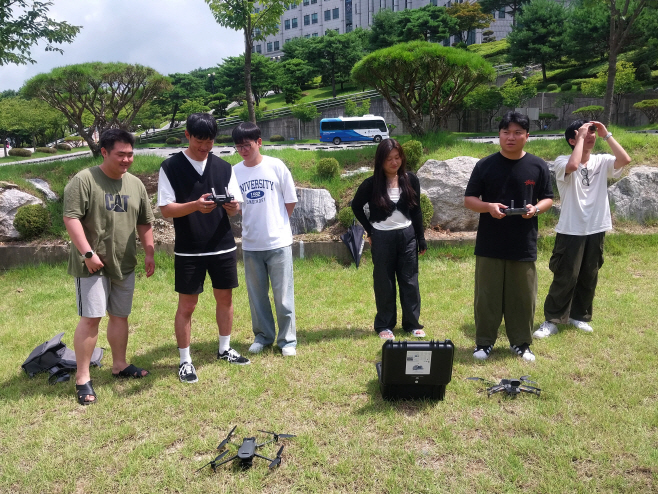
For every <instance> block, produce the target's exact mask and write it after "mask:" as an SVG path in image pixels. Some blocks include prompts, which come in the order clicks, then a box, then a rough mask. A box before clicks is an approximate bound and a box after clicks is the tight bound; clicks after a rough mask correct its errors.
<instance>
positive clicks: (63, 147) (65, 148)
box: [57, 142, 73, 151]
mask: <svg viewBox="0 0 658 494" xmlns="http://www.w3.org/2000/svg"><path fill="white" fill-rule="evenodd" d="M57 149H59V150H60V151H70V150H71V149H73V148H72V147H71V146H69V145H68V144H64V143H63V142H60V143H59V144H58V145H57Z"/></svg>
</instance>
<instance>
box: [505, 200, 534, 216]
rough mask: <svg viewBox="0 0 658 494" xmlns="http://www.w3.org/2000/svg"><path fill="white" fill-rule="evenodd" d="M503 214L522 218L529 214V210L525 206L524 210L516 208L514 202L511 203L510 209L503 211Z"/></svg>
mask: <svg viewBox="0 0 658 494" xmlns="http://www.w3.org/2000/svg"><path fill="white" fill-rule="evenodd" d="M502 212H503V213H504V214H505V216H522V215H524V214H528V210H527V209H526V207H525V206H524V207H522V208H514V200H512V201H510V207H509V208H507V209H503V210H502Z"/></svg>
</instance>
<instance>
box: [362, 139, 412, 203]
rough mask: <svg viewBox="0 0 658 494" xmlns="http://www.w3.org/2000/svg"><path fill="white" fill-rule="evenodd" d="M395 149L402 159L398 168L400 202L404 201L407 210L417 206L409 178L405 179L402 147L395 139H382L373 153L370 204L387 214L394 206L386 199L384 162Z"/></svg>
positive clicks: (405, 172)
mask: <svg viewBox="0 0 658 494" xmlns="http://www.w3.org/2000/svg"><path fill="white" fill-rule="evenodd" d="M394 149H397V151H398V153H400V158H402V165H400V168H398V186H399V187H400V200H401V201H402V200H404V201H406V203H407V206H408V207H409V209H411V208H413V207H414V206H416V205H417V204H418V202H417V198H416V192H415V191H414V189H413V187H412V186H411V184H410V183H409V178H408V177H407V158H406V157H405V155H404V151H403V150H402V146H400V143H399V142H398V141H396V140H395V139H384V140H383V141H382V142H380V143H379V146H377V151H376V152H375V173H374V175H373V187H372V202H373V204H374V205H375V206H376V207H378V208H381V209H383V210H385V211H386V212H387V213H390V212H391V211H393V209H395V205H394V204H393V202H392V201H391V199H390V198H389V197H388V189H387V187H386V173H385V172H384V162H385V161H386V158H388V155H389V154H390V153H391V151H393V150H394Z"/></svg>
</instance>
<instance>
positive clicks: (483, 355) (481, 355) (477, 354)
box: [473, 345, 493, 360]
mask: <svg viewBox="0 0 658 494" xmlns="http://www.w3.org/2000/svg"><path fill="white" fill-rule="evenodd" d="M491 350H493V345H477V346H476V347H475V351H474V352H473V357H474V358H476V359H477V360H487V359H488V358H489V354H490V353H491Z"/></svg>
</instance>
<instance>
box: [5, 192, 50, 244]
mask: <svg viewBox="0 0 658 494" xmlns="http://www.w3.org/2000/svg"><path fill="white" fill-rule="evenodd" d="M26 204H43V201H42V200H41V199H39V198H37V197H34V196H33V195H31V194H27V193H26V192H23V191H21V190H18V189H0V242H3V241H6V240H18V239H19V238H20V234H19V233H18V232H17V231H16V229H15V228H14V217H15V216H16V211H17V210H18V208H20V207H21V206H25V205H26Z"/></svg>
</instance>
